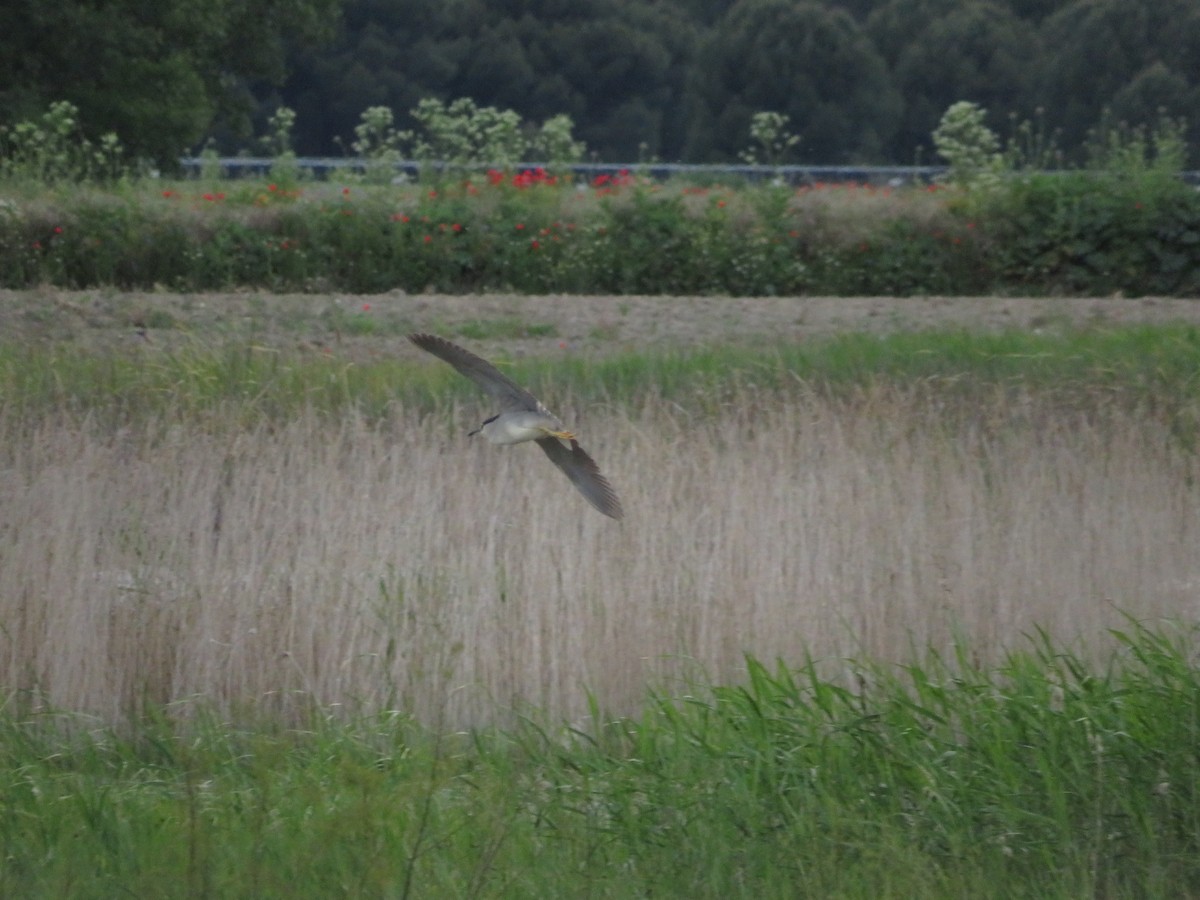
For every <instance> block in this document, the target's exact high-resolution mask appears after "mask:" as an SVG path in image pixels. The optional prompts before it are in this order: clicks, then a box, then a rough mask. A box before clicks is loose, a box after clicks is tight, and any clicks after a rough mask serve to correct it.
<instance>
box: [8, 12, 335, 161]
mask: <svg viewBox="0 0 1200 900" xmlns="http://www.w3.org/2000/svg"><path fill="white" fill-rule="evenodd" d="M339 5H340V0H172V2H169V3H146V2H143V0H61V2H56V3H17V4H6V8H5V13H4V20H3V23H2V25H3V27H0V119H2V120H3V121H6V122H13V121H19V120H21V119H27V118H32V117H35V116H37V115H38V114H39V113H40V112H41V111H43V110H44V109H45V108H47V107H48V106H49V104H50V103H51V102H53V101H56V100H68V101H70V102H72V103H73V104H75V106H77V107H78V108H79V112H80V119H81V124H82V126H83V129H84V133H85V134H86V135H88V136H89V137H97V136H99V135H100V134H103V133H105V132H109V131H114V132H116V133H117V135H118V136H119V137H120V139H121V141H122V142H123V144H124V145H125V147H126V148H127V149H128V150H129V151H130V152H132V153H133V154H135V155H137V156H141V157H148V158H150V159H153V160H155V161H157V162H158V163H159V164H161V165H172V164H174V161H175V160H176V158H177V157H178V156H179V154H180V153H181V152H183V151H185V150H186V149H187V148H188V147H189V146H192V145H194V144H195V143H196V142H197V141H198V140H200V138H202V137H203V136H204V134H205V132H206V130H208V129H209V128H210V126H212V125H213V123H214V121H216V120H217V119H218V118H221V119H223V120H224V121H225V122H226V123H227V125H229V126H231V127H234V128H236V127H238V126H242V125H245V124H246V123H247V122H248V119H247V113H248V112H249V108H250V107H249V93H248V92H247V85H248V84H249V83H250V82H252V81H261V82H264V83H270V82H276V81H279V80H280V79H281V78H282V77H283V75H284V59H285V55H286V54H285V42H287V41H304V40H310V39H315V38H318V37H320V36H322V35H324V34H327V33H329V30H330V27H331V26H332V25H333V23H334V22H335V21H336V17H337V12H338V8H339Z"/></svg>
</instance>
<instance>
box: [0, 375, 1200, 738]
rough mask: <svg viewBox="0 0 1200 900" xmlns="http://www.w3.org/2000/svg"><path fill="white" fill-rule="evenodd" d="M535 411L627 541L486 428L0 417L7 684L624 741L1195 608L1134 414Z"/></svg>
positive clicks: (533, 458) (75, 697)
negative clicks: (649, 709) (760, 690)
mask: <svg viewBox="0 0 1200 900" xmlns="http://www.w3.org/2000/svg"><path fill="white" fill-rule="evenodd" d="M548 399H549V398H548ZM556 405H557V406H558V411H559V412H560V413H563V414H564V419H565V420H567V421H569V422H573V423H575V424H576V425H577V426H578V428H579V429H580V431H581V436H582V438H583V440H584V443H585V446H587V447H588V449H589V450H590V451H591V452H592V454H593V455H594V456H595V458H596V459H597V460H598V461H599V462H600V464H601V466H602V468H603V469H604V470H605V471H606V472H607V474H608V475H609V477H610V478H611V480H612V481H613V483H614V485H615V486H616V487H617V489H618V491H619V492H620V494H621V496H622V499H623V501H624V505H625V509H626V512H627V516H626V519H625V520H624V521H623V522H621V523H615V522H612V521H610V520H608V519H605V518H603V517H602V516H600V515H598V514H597V513H596V512H595V511H594V510H592V509H591V508H590V507H588V506H587V504H586V503H585V502H584V501H583V499H582V498H580V497H579V496H578V495H577V494H576V493H575V492H574V491H573V490H572V489H571V487H570V485H569V484H568V483H567V482H566V480H565V479H563V478H562V477H561V476H560V475H559V474H558V473H557V472H556V471H554V469H553V468H552V467H551V466H549V465H548V464H547V462H546V461H545V459H544V458H543V457H542V455H541V454H540V453H538V452H537V451H536V449H534V448H531V447H528V446H518V447H513V448H496V447H492V446H488V445H485V444H482V443H480V442H477V441H473V440H467V439H466V437H465V430H466V428H467V427H473V426H474V424H475V423H476V422H477V421H478V418H477V416H478V415H479V412H480V410H481V409H482V407H480V408H478V409H476V408H474V407H472V408H462V409H453V410H449V411H447V412H444V413H439V414H436V415H433V414H429V413H418V412H416V411H406V410H405V409H398V410H396V411H395V413H394V415H393V416H392V417H391V420H390V421H387V422H382V423H377V424H367V423H365V422H363V421H361V420H359V419H357V418H356V417H354V416H353V415H349V414H347V415H346V416H343V417H342V418H341V419H340V420H338V421H332V422H331V421H330V420H329V419H328V418H324V417H320V416H317V415H315V414H313V415H302V416H299V417H296V418H294V419H292V420H290V421H288V422H285V423H282V424H278V423H277V424H262V423H260V424H256V425H254V426H252V427H249V428H246V427H242V426H241V425H240V424H239V422H238V420H237V415H236V410H235V411H233V412H231V413H230V415H229V416H228V417H227V418H225V419H224V420H222V419H221V418H220V417H217V418H216V419H213V418H209V419H208V420H206V421H204V422H203V423H201V422H197V423H195V424H194V425H189V424H188V423H187V422H186V421H184V422H180V421H176V422H171V423H161V422H160V423H156V422H150V423H143V424H140V425H137V426H131V427H127V428H125V429H123V430H121V431H119V432H118V433H116V434H111V433H107V432H105V431H103V430H101V429H96V428H94V427H92V426H91V425H89V424H88V422H87V421H79V420H77V419H76V420H71V419H68V418H66V417H49V418H46V419H42V420H39V421H37V422H36V423H29V422H19V421H11V420H10V421H4V422H3V423H0V427H2V428H3V429H4V434H3V446H4V448H5V449H4V455H3V460H2V463H0V478H2V485H3V487H2V490H3V495H4V503H3V504H2V505H0V558H2V559H3V565H2V566H0V622H3V627H2V629H0V683H2V684H4V685H5V687H6V689H7V690H8V691H10V692H14V691H15V692H16V693H17V695H19V696H21V697H22V698H24V701H25V702H30V703H33V704H34V705H41V704H46V705H49V706H51V707H55V708H64V709H70V710H77V711H84V712H87V713H90V714H93V715H95V716H97V717H99V718H100V719H101V720H102V721H105V722H117V721H120V720H122V719H124V718H125V717H127V716H128V715H130V714H136V713H137V712H138V711H140V710H141V709H142V708H143V707H144V706H145V705H147V704H150V705H155V704H163V703H167V704H178V707H177V708H178V709H180V711H181V713H182V712H183V711H184V710H186V709H187V707H188V704H189V702H190V701H193V700H199V701H202V702H203V703H204V704H206V705H210V704H215V706H216V707H217V708H218V709H220V710H223V711H225V712H226V713H227V714H229V715H233V716H234V717H235V718H236V716H237V715H238V713H239V711H242V710H255V711H257V712H268V713H273V712H279V713H282V714H283V715H284V717H285V718H288V717H291V715H292V714H297V715H298V714H300V713H304V712H307V711H309V710H310V709H311V708H312V707H313V705H314V704H315V705H317V706H320V707H332V708H335V709H336V708H339V707H340V708H343V709H346V710H348V711H370V710H378V709H382V708H404V709H409V710H412V711H414V712H415V713H417V714H418V716H419V717H420V718H421V719H422V720H425V721H429V722H437V723H442V724H444V725H448V726H452V727H460V726H466V725H471V724H479V723H481V722H485V721H495V720H496V719H497V718H498V717H499V718H500V719H501V720H503V719H504V717H505V716H506V715H507V711H510V710H514V709H516V710H520V709H522V708H527V707H529V706H530V705H532V707H534V708H536V709H538V710H540V711H543V712H545V713H547V714H549V715H552V716H555V717H566V718H572V717H577V716H582V715H584V714H585V713H586V711H587V703H588V698H587V693H588V692H591V693H593V694H594V695H595V697H596V699H597V700H598V701H599V702H600V703H601V704H602V705H603V706H604V707H605V708H607V709H610V710H612V711H615V712H631V711H633V710H635V709H636V707H637V706H638V704H639V703H640V702H641V700H642V699H643V698H644V696H645V689H646V686H647V684H650V685H657V686H659V687H663V688H666V689H673V690H680V689H683V690H686V685H683V686H681V685H680V684H679V682H678V681H677V679H680V678H685V679H686V678H688V677H691V676H694V675H697V674H698V673H703V674H705V675H706V676H708V677H711V678H713V679H722V678H726V679H727V678H736V677H737V676H738V674H739V673H740V672H742V671H743V669H744V666H743V654H753V655H754V656H756V657H757V658H760V659H767V660H769V659H772V658H775V657H779V658H782V659H784V660H787V661H789V662H800V661H802V660H803V659H804V657H805V655H806V654H812V655H813V656H815V657H817V658H819V659H823V660H827V661H828V665H829V666H830V667H832V670H833V671H836V667H837V662H836V660H837V659H838V658H839V657H841V656H844V655H853V656H855V657H860V658H861V657H866V658H873V659H879V660H896V661H904V660H905V659H906V658H908V657H909V656H910V654H911V652H912V650H913V648H914V647H926V646H929V647H933V648H935V649H942V650H945V651H947V652H950V653H952V652H953V645H954V641H955V638H956V636H957V637H961V638H963V639H965V645H966V646H969V647H971V648H973V652H977V653H979V654H981V655H984V656H986V655H988V654H991V653H998V652H999V651H1000V650H1001V648H1003V647H1014V646H1020V645H1021V642H1022V640H1023V638H1022V635H1023V634H1028V633H1030V632H1031V631H1032V630H1033V629H1035V628H1044V629H1046V630H1047V631H1048V632H1049V633H1050V634H1051V635H1053V636H1054V638H1055V639H1056V640H1058V641H1061V642H1063V643H1065V644H1066V645H1069V646H1081V647H1085V648H1086V647H1100V646H1107V643H1106V642H1105V641H1104V634H1105V629H1107V628H1109V627H1112V626H1115V625H1121V624H1122V623H1124V622H1125V619H1124V618H1123V617H1124V616H1126V615H1129V616H1134V617H1137V618H1139V619H1146V618H1153V617H1156V616H1160V615H1162V616H1177V617H1188V618H1194V617H1195V616H1196V615H1197V614H1198V613H1200V608H1198V598H1200V557H1197V554H1196V547H1197V546H1200V487H1198V486H1197V476H1198V475H1200V472H1198V471H1197V469H1198V463H1197V461H1196V459H1195V457H1194V456H1192V455H1189V454H1186V453H1183V452H1181V451H1180V450H1179V449H1178V445H1177V443H1176V442H1174V441H1172V440H1171V439H1170V436H1169V435H1168V434H1167V431H1166V429H1165V427H1164V426H1162V425H1161V424H1159V423H1156V421H1155V420H1154V419H1153V417H1151V416H1148V415H1140V414H1137V413H1135V412H1131V411H1125V412H1122V411H1120V410H1117V409H1111V410H1106V409H1105V408H1104V407H1103V404H1100V405H1099V406H1098V407H1097V408H1092V409H1086V410H1078V411H1072V410H1070V409H1064V408H1061V407H1058V406H1053V405H1046V404H1043V403H1042V402H1041V401H1040V400H1039V399H1038V398H1037V397H1032V396H1027V395H1022V394H1020V393H1018V394H1016V395H1013V394H1012V393H1011V392H1001V391H997V392H996V395H995V397H994V398H993V399H992V400H989V401H986V402H984V403H982V404H980V405H978V407H977V408H975V409H973V410H972V411H970V412H969V413H966V414H964V413H962V412H961V411H960V412H959V413H958V414H954V415H946V414H944V413H943V411H940V410H939V409H937V408H936V406H937V404H936V402H934V401H932V400H931V397H930V395H929V394H928V393H927V392H924V391H921V390H919V389H905V390H902V389H898V388H894V387H889V386H878V387H875V388H866V389H862V390H860V391H857V392H856V393H855V394H854V395H853V396H849V397H841V398H831V397H827V396H821V395H818V394H816V393H806V392H804V391H797V392H794V393H792V394H789V395H788V396H783V397H781V396H776V395H771V396H761V395H758V394H756V393H755V392H754V391H753V390H752V389H749V388H747V389H745V391H744V392H743V393H742V394H741V395H740V396H737V397H735V398H734V402H733V403H731V404H730V405H729V407H728V409H727V410H726V412H725V414H723V415H720V416H715V417H714V416H697V415H695V414H693V413H688V412H686V411H683V410H681V409H680V408H679V407H677V406H674V405H672V404H669V403H666V402H662V401H654V400H647V401H643V403H642V405H640V407H639V408H635V409H604V408H582V409H581V408H572V406H571V403H570V402H569V401H568V402H567V403H566V404H563V403H559V404H556Z"/></svg>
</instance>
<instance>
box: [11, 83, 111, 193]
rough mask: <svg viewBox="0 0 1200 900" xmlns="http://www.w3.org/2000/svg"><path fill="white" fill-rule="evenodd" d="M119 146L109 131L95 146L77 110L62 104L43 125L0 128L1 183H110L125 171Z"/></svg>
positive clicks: (48, 114)
mask: <svg viewBox="0 0 1200 900" xmlns="http://www.w3.org/2000/svg"><path fill="white" fill-rule="evenodd" d="M123 155H124V151H123V148H122V147H121V142H120V140H119V139H118V138H117V136H116V134H114V133H112V132H109V133H107V134H105V135H103V136H101V137H100V139H99V141H98V142H97V143H95V144H94V143H92V141H90V140H88V139H87V138H86V137H84V136H83V133H82V132H81V130H80V128H79V110H77V109H76V108H75V107H74V106H73V105H72V104H71V103H69V102H67V101H65V100H62V101H59V102H57V103H52V104H51V105H50V109H49V110H48V111H47V112H46V114H45V115H44V116H42V118H41V121H40V122H38V121H28V122H18V123H16V124H15V125H13V126H11V127H9V126H0V179H5V180H11V181H26V182H33V183H34V184H43V185H48V184H55V183H57V182H64V181H66V182H82V181H111V180H115V179H117V178H120V177H122V176H123V175H125V174H126V173H127V168H126V166H125V164H124V162H123V160H122V157H123Z"/></svg>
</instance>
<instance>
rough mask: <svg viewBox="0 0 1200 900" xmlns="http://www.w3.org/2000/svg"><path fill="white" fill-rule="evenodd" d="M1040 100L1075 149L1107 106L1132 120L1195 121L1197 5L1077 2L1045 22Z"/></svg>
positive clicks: (1172, 0) (1151, 0)
mask: <svg viewBox="0 0 1200 900" xmlns="http://www.w3.org/2000/svg"><path fill="white" fill-rule="evenodd" d="M1042 40H1043V44H1044V46H1045V47H1046V50H1047V52H1046V53H1045V54H1043V56H1042V60H1041V65H1040V66H1039V74H1040V78H1039V84H1038V97H1039V100H1040V102H1041V103H1043V104H1044V105H1045V107H1046V113H1047V119H1048V120H1049V121H1051V122H1054V123H1055V124H1057V125H1058V126H1060V127H1061V129H1062V133H1063V141H1064V144H1065V145H1066V146H1067V147H1074V146H1078V145H1079V144H1080V143H1082V142H1083V141H1084V139H1085V138H1086V136H1087V133H1088V130H1089V129H1091V128H1092V127H1094V126H1095V125H1096V124H1097V123H1098V122H1099V121H1100V120H1101V119H1102V118H1103V117H1104V114H1105V110H1106V109H1111V110H1112V112H1113V113H1114V114H1117V107H1118V106H1119V107H1120V112H1119V115H1120V117H1121V118H1123V119H1125V121H1126V122H1127V123H1128V124H1130V125H1140V124H1147V123H1151V122H1153V121H1155V120H1157V118H1158V117H1159V116H1160V115H1161V114H1162V113H1163V112H1165V113H1166V114H1168V115H1170V116H1173V117H1182V118H1184V119H1186V120H1187V121H1188V122H1189V124H1190V125H1191V126H1192V129H1193V130H1192V132H1191V133H1192V136H1193V140H1194V139H1195V136H1196V134H1197V131H1196V130H1195V129H1196V127H1197V126H1200V66H1198V64H1197V60H1200V4H1197V3H1195V2H1194V0H1142V2H1140V3H1127V2H1123V0H1076V2H1074V3H1072V4H1071V5H1069V6H1067V7H1066V8H1064V9H1062V10H1061V11H1059V12H1058V13H1056V14H1055V15H1053V16H1051V17H1049V18H1048V19H1046V21H1045V23H1044V24H1043V36H1042Z"/></svg>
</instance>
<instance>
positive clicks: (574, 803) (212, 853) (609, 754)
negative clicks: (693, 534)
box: [0, 623, 1200, 897]
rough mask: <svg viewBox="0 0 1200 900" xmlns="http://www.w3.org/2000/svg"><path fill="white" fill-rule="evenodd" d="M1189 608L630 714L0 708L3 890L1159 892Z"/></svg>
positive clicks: (1190, 805)
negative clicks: (508, 723)
mask: <svg viewBox="0 0 1200 900" xmlns="http://www.w3.org/2000/svg"><path fill="white" fill-rule="evenodd" d="M1194 637H1195V636H1194V634H1192V633H1191V632H1189V631H1188V630H1187V629H1186V628H1184V627H1183V626H1172V625H1171V624H1169V623H1168V624H1166V625H1164V626H1163V627H1162V628H1161V630H1150V629H1148V628H1145V627H1142V626H1138V625H1134V626H1132V627H1131V628H1129V629H1128V630H1127V631H1123V632H1118V633H1116V634H1115V635H1114V638H1115V641H1116V642H1117V644H1118V647H1119V650H1118V651H1117V652H1116V653H1114V654H1113V655H1112V657H1111V658H1110V659H1109V660H1108V661H1107V662H1104V663H1101V664H1098V665H1097V664H1094V663H1089V662H1088V661H1086V660H1085V659H1083V658H1081V657H1080V656H1078V655H1077V654H1075V653H1073V652H1071V651H1070V650H1067V649H1065V648H1062V647H1058V646H1055V645H1053V644H1051V643H1050V641H1049V640H1047V639H1045V638H1044V636H1035V637H1034V639H1033V640H1032V641H1031V646H1030V649H1029V650H1026V651H1021V652H1013V653H1011V654H1009V655H1008V656H1007V658H1006V659H1004V661H1003V662H1002V663H1000V664H999V665H997V666H995V667H994V668H988V667H983V666H980V665H977V664H974V663H972V661H971V660H972V652H971V648H969V647H966V646H960V647H958V648H957V651H956V653H955V655H954V656H952V657H951V658H945V657H943V656H940V655H938V654H937V653H934V652H928V651H927V652H926V653H925V655H924V657H923V658H920V659H914V660H913V661H912V662H911V663H910V664H909V665H907V666H904V667H901V668H889V667H885V666H882V665H877V664H873V663H870V662H861V661H857V662H856V661H846V662H842V663H840V664H839V665H838V667H837V671H838V673H839V674H837V675H835V676H830V674H828V669H827V667H825V666H824V665H822V663H821V662H820V661H813V660H809V661H807V662H804V663H801V664H799V665H787V664H785V663H784V662H782V661H781V662H778V663H776V664H771V665H768V664H766V663H764V662H761V661H759V660H756V659H753V658H750V659H747V660H746V669H745V672H744V675H743V677H742V679H741V681H740V683H736V684H711V683H706V682H702V681H699V682H697V683H694V684H690V685H683V686H680V690H679V691H678V692H677V693H671V694H667V693H654V694H651V695H650V696H649V697H648V698H647V700H646V703H645V705H644V709H643V710H642V711H641V712H640V713H638V714H635V715H632V716H628V717H615V716H611V715H608V714H606V713H605V712H604V710H603V709H601V708H600V706H599V704H597V703H593V705H592V710H591V715H590V717H589V718H588V720H586V721H584V722H582V723H577V724H575V725H573V726H570V727H568V726H565V725H555V724H551V723H546V722H545V721H542V720H541V718H540V717H539V716H538V715H537V714H536V713H533V714H529V715H527V716H526V717H524V718H523V719H522V720H521V722H520V723H519V724H518V725H516V726H514V727H512V728H509V729H505V730H501V729H479V730H476V731H474V732H471V733H467V734H461V735H443V734H440V733H439V732H438V731H437V730H436V729H434V728H431V727H428V726H424V725H422V724H421V723H418V722H415V721H413V720H412V718H411V717H409V716H407V715H405V714H404V713H403V712H402V711H396V712H389V713H385V714H380V715H378V716H372V717H358V718H353V717H347V716H346V715H345V714H340V715H339V714H334V713H325V712H322V711H320V710H315V709H314V711H313V713H312V715H311V721H310V722H308V723H307V724H306V726H305V727H304V728H303V729H302V730H289V729H286V728H284V727H282V726H281V725H279V724H275V723H272V722H271V721H270V720H269V719H266V718H263V717H260V718H259V719H257V720H250V721H240V722H237V723H224V722H221V721H219V720H218V719H217V718H216V717H215V716H212V715H206V714H204V713H203V712H200V713H195V712H193V713H192V714H191V715H190V717H189V716H187V715H185V713H186V711H185V710H182V709H180V710H176V709H174V708H168V709H164V710H162V711H161V712H160V713H158V714H156V715H152V716H148V717H146V718H144V719H142V720H141V721H138V722H131V723H129V727H128V728H126V729H122V730H118V731H114V730H104V729H97V728H95V727H93V726H92V724H91V723H89V722H84V721H77V720H74V719H72V718H71V717H70V716H65V715H58V714H53V713H34V712H27V711H25V710H23V709H22V708H21V705H20V704H19V703H18V704H14V705H11V706H10V707H9V709H7V710H6V711H5V714H4V716H3V718H2V719H0V755H2V756H3V758H4V760H5V762H6V764H5V766H4V772H5V778H6V782H5V785H4V787H5V790H4V792H3V797H4V798H5V800H4V802H5V804H6V811H7V812H8V813H9V814H8V815H6V816H4V817H3V819H0V836H2V838H3V842H4V845H5V848H6V861H5V866H4V867H3V869H0V892H3V893H4V894H5V895H6V896H23V897H39V896H46V897H50V896H63V895H64V894H69V893H72V892H77V889H78V886H79V885H80V884H87V885H88V886H89V890H90V891H91V892H92V893H94V894H96V895H101V894H103V895H116V894H125V893H128V894H153V895H155V896H165V897H171V896H179V897H184V896H200V895H206V894H213V895H221V896H251V895H253V896H256V897H286V896H293V895H294V893H295V886H296V884H297V883H302V884H303V885H304V886H305V892H306V893H310V894H318V895H325V894H344V893H347V892H350V893H354V894H358V895H382V894H394V895H396V896H403V897H408V896H451V895H453V896H459V895H467V894H470V895H491V894H497V895H521V896H535V895H536V896H548V895H556V896H562V895H565V894H570V895H577V896H583V895H588V896H629V895H631V894H638V895H647V896H650V895H653V896H679V895H685V894H686V895H688V896H716V895H723V894H729V895H733V896H742V895H746V896H751V895H752V896H793V895H795V894H796V892H797V890H798V887H799V886H801V885H802V891H801V892H802V893H812V894H814V895H822V896H828V895H837V896H842V897H878V896H880V895H881V894H883V895H889V896H890V895H895V896H922V897H963V896H978V897H990V896H1012V895H1014V894H1015V895H1025V896H1167V895H1188V894H1194V893H1195V892H1196V891H1197V890H1200V866H1198V864H1197V860H1198V859H1200V846H1198V845H1197V835H1198V834H1200V829H1198V828H1197V812H1196V811H1197V803H1198V800H1200V798H1198V797H1197V795H1196V785H1197V784H1198V783H1200V771H1198V762H1197V755H1196V752H1195V748H1196V745H1197V741H1198V740H1200V735H1198V734H1197V720H1198V716H1197V713H1198V712H1200V682H1198V680H1197V672H1196V669H1195V667H1194V666H1193V665H1192V664H1191V661H1190V649H1189V648H1190V646H1191V642H1192V641H1193V640H1194Z"/></svg>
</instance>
